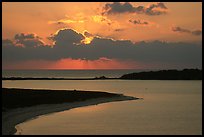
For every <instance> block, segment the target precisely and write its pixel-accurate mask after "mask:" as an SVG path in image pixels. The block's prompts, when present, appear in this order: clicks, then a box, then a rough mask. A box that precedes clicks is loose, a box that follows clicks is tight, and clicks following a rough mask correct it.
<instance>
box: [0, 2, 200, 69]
mask: <svg viewBox="0 0 204 137" xmlns="http://www.w3.org/2000/svg"><path fill="white" fill-rule="evenodd" d="M87 4H88V5H89V6H87ZM2 5H3V6H2V7H3V10H2V11H3V13H2V16H3V17H2V19H3V21H2V28H3V31H2V35H3V38H2V39H3V42H2V44H3V47H4V48H5V49H3V51H4V50H5V52H3V64H4V65H3V68H6V69H12V68H21V67H22V68H24V67H25V66H26V64H30V65H29V66H37V67H36V69H37V68H39V69H43V68H44V67H42V66H43V65H42V66H39V65H36V62H37V60H38V61H43V62H47V63H46V64H47V65H46V68H47V69H49V68H50V69H55V68H56V69H60V68H63V69H73V68H76V69H100V68H101V69H111V68H121V69H125V68H127V69H132V68H135V69H138V68H143V67H144V68H148V67H152V64H155V65H156V64H157V65H156V66H157V67H158V68H161V67H162V66H164V63H167V64H168V66H175V67H176V68H180V67H181V66H184V67H185V66H186V67H187V66H192V67H198V68H200V67H201V64H200V59H198V58H199V57H197V56H200V52H199V51H200V49H195V50H190V49H191V48H189V46H179V44H181V45H186V44H187V45H190V46H193V47H195V48H198V47H199V48H201V47H202V46H201V43H202V3H200V2H195V3H193V2H190V3H188V2H184V3H182V2H177V3H174V2H164V3H161V2H148V3H147V2H145V3H141V2H126V3H125V2H120V3H117V2H116V3H113V2H108V3H105V2H89V3H86V2H81V3H79V2H77V3H75V2H70V3H69V2H67V3H52V2H50V3H37V2H36V3H26V2H24V3H18V2H9V3H3V4H2ZM45 5H46V7H47V9H48V10H44V6H45ZM67 7H72V8H67ZM128 7H129V8H128ZM189 7H191V8H190V9H189ZM50 11H52V14H50ZM13 20H15V23H14V24H13V22H12V21H13ZM182 43H183V44H182ZM148 44H149V45H151V46H149V47H152V49H151V48H149V47H148V46H146V45H148ZM162 44H164V45H165V44H168V47H169V48H170V47H172V45H175V46H176V47H177V46H178V47H182V48H183V49H178V50H176V49H174V48H170V49H171V50H175V51H172V53H173V52H177V56H173V54H170V53H167V55H165V54H162V53H161V52H160V51H163V49H162V47H163V46H161V45H162ZM8 45H10V46H11V47H12V46H14V47H16V46H18V47H24V49H22V50H21V48H18V49H9V48H8V47H9V46H8ZM159 45H160V46H161V47H160V46H159ZM125 46H126V47H127V48H124V47H125ZM31 47H32V48H34V49H33V50H31ZM41 47H45V48H42V49H41ZM47 47H51V48H47ZM132 47H134V49H132ZM140 47H144V48H140ZM165 47H166V46H165ZM168 47H167V48H168ZM185 47H187V48H185ZM150 49H151V51H152V52H150ZM185 50H189V51H191V52H192V53H189V54H187V52H188V51H185ZM7 51H8V53H7ZM35 51H36V53H34V52H35ZM164 51H169V50H168V49H165V50H164ZM197 51H198V52H199V53H197ZM14 52H16V53H14ZM41 52H42V53H41ZM156 52H159V54H157V53H156ZM142 53H144V54H142ZM9 54H15V55H16V56H17V55H19V56H20V55H22V56H24V57H25V58H26V59H25V58H24V57H16V58H15V57H11V56H10V55H9ZM43 54H44V55H47V57H45V56H43ZM140 54H141V55H140ZM153 54H155V55H153ZM143 55H144V57H143ZM194 55H195V56H196V57H194ZM4 56H5V57H4ZM28 56H29V57H28ZM31 56H32V57H31ZM35 56H36V57H35ZM103 57H105V58H106V59H108V60H111V61H110V62H108V63H107V62H106V63H104V61H101V58H103ZM17 58H19V59H17ZM175 58H177V60H176V59H175ZM4 59H5V60H4ZM34 60H35V61H34ZM64 60H66V63H64ZM193 60H195V61H193ZM188 61H191V62H188ZM28 62H29V63H28ZM130 62H133V63H130ZM138 62H140V63H139V64H140V65H141V66H138ZM182 63H183V64H182ZM18 64H21V65H18ZM37 64H38V63H37ZM53 64H55V65H53ZM135 64H137V65H135ZM142 64H143V65H142ZM144 64H145V65H144ZM178 64H179V65H178ZM155 65H154V66H155ZM9 66H12V67H9ZM17 66H18V67H17ZM25 68H29V67H25Z"/></svg>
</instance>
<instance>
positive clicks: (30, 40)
mask: <svg viewBox="0 0 204 137" xmlns="http://www.w3.org/2000/svg"><path fill="white" fill-rule="evenodd" d="M14 39H15V43H16V44H18V45H20V46H23V47H35V46H42V45H44V43H43V41H42V40H41V38H40V37H38V36H36V35H35V34H24V33H21V34H16V35H15V37H14Z"/></svg>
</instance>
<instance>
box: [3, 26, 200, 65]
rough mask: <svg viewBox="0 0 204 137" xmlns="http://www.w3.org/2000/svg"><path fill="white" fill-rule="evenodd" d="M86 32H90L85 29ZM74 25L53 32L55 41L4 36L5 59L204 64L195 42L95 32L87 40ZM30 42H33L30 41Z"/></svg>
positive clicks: (10, 60)
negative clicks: (147, 39) (133, 39)
mask: <svg viewBox="0 0 204 137" xmlns="http://www.w3.org/2000/svg"><path fill="white" fill-rule="evenodd" d="M84 35H86V36H89V35H91V34H90V33H89V32H86V33H85V34H84ZM84 35H82V34H80V33H78V32H76V31H74V30H72V29H63V30H59V31H58V32H57V33H55V34H54V35H52V36H51V37H50V39H52V40H53V42H54V45H53V46H52V47H51V46H48V45H45V44H40V45H39V43H37V42H35V43H26V46H24V47H20V46H17V44H18V43H16V42H15V41H16V39H17V40H19V39H21V40H23V41H24V40H25V39H32V40H33V39H36V38H38V37H37V36H31V35H28V34H27V35H21V34H19V35H16V36H17V38H16V39H15V40H13V41H12V40H8V39H7V40H2V45H3V46H2V62H3V64H4V63H7V62H17V61H25V60H47V61H54V60H56V61H57V60H60V59H65V58H71V59H82V60H98V59H101V58H105V59H117V60H131V61H136V62H142V63H145V64H153V63H155V64H160V65H162V64H172V65H175V64H176V66H177V67H180V66H182V65H183V66H193V67H202V46H198V45H197V44H194V43H173V42H171V43H168V42H161V41H152V42H144V41H143V42H138V43H133V42H131V41H130V40H113V39H108V38H102V37H97V36H93V35H92V36H93V37H92V38H93V39H92V41H90V43H87V44H84V43H82V41H83V40H84V39H86V36H84ZM28 44H30V45H28Z"/></svg>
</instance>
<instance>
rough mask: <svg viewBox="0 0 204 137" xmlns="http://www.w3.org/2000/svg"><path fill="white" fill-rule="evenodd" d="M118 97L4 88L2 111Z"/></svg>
mask: <svg viewBox="0 0 204 137" xmlns="http://www.w3.org/2000/svg"><path fill="white" fill-rule="evenodd" d="M116 96H121V95H120V94H114V93H107V92H99V91H78V90H40V89H35V90H33V89H8V88H2V104H3V106H2V111H5V110H7V109H12V108H18V107H29V106H34V105H40V104H59V103H65V102H75V101H84V100H87V99H95V98H101V97H116Z"/></svg>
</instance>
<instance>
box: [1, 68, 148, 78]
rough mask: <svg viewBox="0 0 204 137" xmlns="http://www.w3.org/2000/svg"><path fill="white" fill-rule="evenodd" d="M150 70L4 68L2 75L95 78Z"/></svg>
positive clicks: (113, 76)
mask: <svg viewBox="0 0 204 137" xmlns="http://www.w3.org/2000/svg"><path fill="white" fill-rule="evenodd" d="M140 71H148V70H2V77H43V78H93V77H100V76H106V77H110V78H115V77H120V76H122V75H124V74H127V73H132V72H140Z"/></svg>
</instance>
